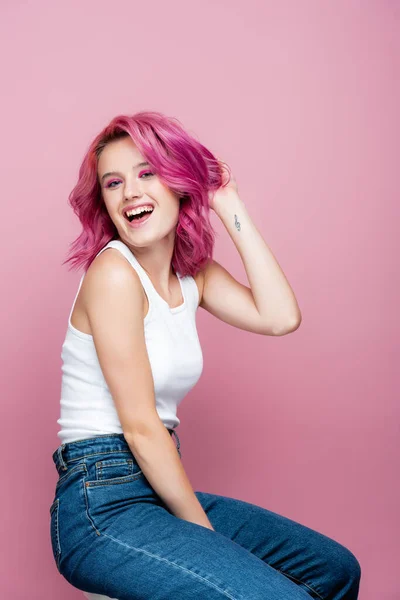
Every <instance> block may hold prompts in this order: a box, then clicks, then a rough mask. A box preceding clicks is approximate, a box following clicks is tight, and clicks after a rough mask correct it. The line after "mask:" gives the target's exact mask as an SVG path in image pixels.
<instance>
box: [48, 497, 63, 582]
mask: <svg viewBox="0 0 400 600" xmlns="http://www.w3.org/2000/svg"><path fill="white" fill-rule="evenodd" d="M59 507H60V500H59V498H57V499H56V500H55V501H54V509H53V505H52V506H51V508H50V514H51V518H53V513H54V530H55V534H56V535H55V538H56V557H55V561H56V565H57V569H58V570H60V558H61V544H60V530H59V526H58V510H59Z"/></svg>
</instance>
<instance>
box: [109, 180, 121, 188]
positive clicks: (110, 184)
mask: <svg viewBox="0 0 400 600" xmlns="http://www.w3.org/2000/svg"><path fill="white" fill-rule="evenodd" d="M113 183H120V182H119V181H110V182H109V183H107V185H106V187H107V188H109V187H111V186H112V184H113Z"/></svg>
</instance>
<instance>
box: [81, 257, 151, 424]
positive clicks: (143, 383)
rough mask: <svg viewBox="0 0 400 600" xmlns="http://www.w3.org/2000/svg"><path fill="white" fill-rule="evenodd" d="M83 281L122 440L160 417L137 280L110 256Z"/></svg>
mask: <svg viewBox="0 0 400 600" xmlns="http://www.w3.org/2000/svg"><path fill="white" fill-rule="evenodd" d="M116 252H118V251H116ZM106 254H108V256H106ZM85 279H86V290H85V301H84V302H85V310H86V313H87V316H88V320H89V324H90V328H91V332H92V336H93V342H94V345H95V348H96V352H97V356H98V359H99V363H100V367H101V370H102V372H103V375H104V378H105V380H106V383H107V385H108V388H109V390H110V393H111V395H112V398H113V401H114V404H115V407H116V410H117V414H118V417H119V421H120V423H121V427H122V430H123V432H124V435H132V434H134V433H135V432H136V431H145V430H146V429H147V428H148V427H150V426H151V421H152V420H153V419H155V418H156V419H157V417H158V413H157V411H156V402H155V394H154V381H153V375H152V372H151V366H150V361H149V358H148V354H147V348H146V343H145V335H144V323H143V300H144V296H143V288H142V284H141V281H140V279H139V276H138V274H137V273H136V271H135V270H134V269H133V268H132V266H131V265H130V264H129V263H128V262H127V261H126V259H125V258H124V257H121V255H118V256H117V255H116V254H115V253H113V252H103V253H102V254H101V255H100V256H99V257H97V259H96V260H95V261H93V263H92V264H91V265H90V267H89V269H88V271H87V273H86V275H85Z"/></svg>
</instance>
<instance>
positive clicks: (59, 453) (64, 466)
mask: <svg viewBox="0 0 400 600" xmlns="http://www.w3.org/2000/svg"><path fill="white" fill-rule="evenodd" d="M64 448H65V444H61V446H59V447H58V448H57V459H58V464H59V465H60V467H61V469H62V470H63V471H66V470H67V469H68V467H67V463H66V462H65V461H64V459H63V455H62V451H63V450H64Z"/></svg>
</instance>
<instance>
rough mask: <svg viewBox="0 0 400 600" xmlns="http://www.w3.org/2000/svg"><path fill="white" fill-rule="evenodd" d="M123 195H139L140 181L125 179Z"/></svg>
mask: <svg viewBox="0 0 400 600" xmlns="http://www.w3.org/2000/svg"><path fill="white" fill-rule="evenodd" d="M124 193H125V197H126V198H132V197H139V198H140V196H141V195H142V193H143V192H142V186H141V183H140V182H139V181H137V180H133V179H132V180H128V179H127V180H126V182H125V190H124Z"/></svg>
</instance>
